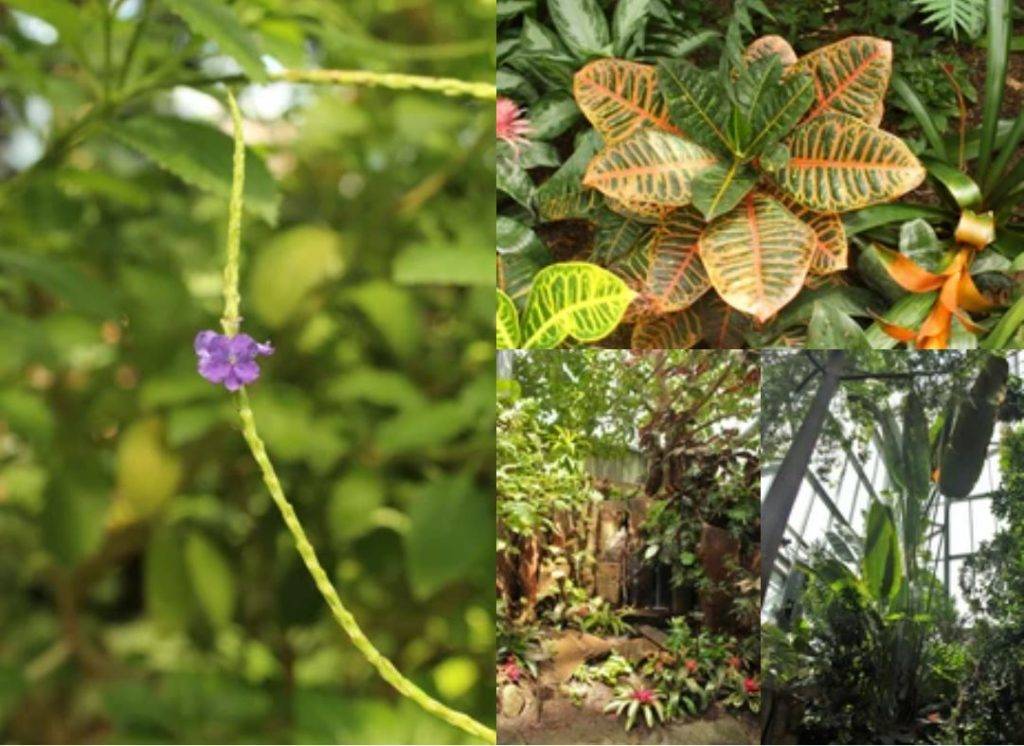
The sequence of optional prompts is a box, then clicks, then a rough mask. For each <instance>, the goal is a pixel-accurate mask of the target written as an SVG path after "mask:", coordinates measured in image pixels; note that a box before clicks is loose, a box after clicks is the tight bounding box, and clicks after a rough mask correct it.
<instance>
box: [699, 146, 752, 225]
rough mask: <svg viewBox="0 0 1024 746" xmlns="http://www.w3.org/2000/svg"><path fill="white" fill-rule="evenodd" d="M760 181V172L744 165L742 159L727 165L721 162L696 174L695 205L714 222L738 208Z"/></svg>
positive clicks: (706, 218)
mask: <svg viewBox="0 0 1024 746" xmlns="http://www.w3.org/2000/svg"><path fill="white" fill-rule="evenodd" d="M756 183H757V174H755V173H754V172H753V171H752V170H750V169H749V168H747V167H746V166H744V165H742V164H741V163H740V161H739V159H736V160H734V161H733V162H732V164H731V165H729V166H728V167H726V166H725V165H723V164H721V163H716V164H715V165H714V166H711V167H710V168H707V169H705V170H703V171H701V172H700V173H699V174H697V176H695V177H694V179H693V183H692V184H691V185H690V188H691V189H692V190H693V206H694V207H696V208H697V209H698V210H700V211H701V213H702V214H703V215H704V219H705V220H707V221H708V222H711V221H712V220H714V219H715V218H717V217H718V216H719V215H724V214H725V213H727V212H729V211H730V210H731V209H733V208H734V207H736V205H738V204H739V203H740V201H741V200H742V199H743V198H744V197H745V196H747V192H749V191H750V190H751V189H753V188H754V185H755V184H756Z"/></svg>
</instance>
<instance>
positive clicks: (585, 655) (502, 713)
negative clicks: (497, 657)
mask: <svg viewBox="0 0 1024 746" xmlns="http://www.w3.org/2000/svg"><path fill="white" fill-rule="evenodd" d="M547 646H548V650H549V652H550V654H551V656H550V658H549V659H548V660H545V661H544V662H543V663H542V664H541V666H540V669H539V671H538V676H537V680H536V681H528V680H525V679H524V680H523V681H520V682H519V683H518V684H505V685H504V686H502V687H500V689H499V692H498V695H499V696H498V701H499V705H498V706H499V712H498V740H499V742H500V743H509V744H533V743H537V744H541V743H563V744H577V743H579V744H584V743H586V744H755V743H759V742H760V731H759V728H758V724H757V720H756V718H754V717H753V716H752V715H750V714H749V713H743V714H742V715H736V714H734V713H731V712H725V711H724V710H722V709H721V708H718V707H717V706H715V707H712V708H711V709H710V710H708V711H707V712H706V713H704V715H703V716H702V717H701V718H687V719H677V720H673V721H672V722H670V723H668V724H667V725H664V726H659V727H656V728H654V729H653V730H650V729H648V728H646V727H644V726H643V725H637V726H635V727H634V728H633V729H632V730H631V731H630V732H629V733H627V732H626V731H625V729H624V728H623V724H622V721H621V720H618V719H616V718H615V717H614V716H613V715H610V714H606V713H605V712H604V706H605V705H606V704H607V703H608V702H609V701H610V700H611V698H612V690H611V689H610V688H609V687H606V686H604V685H602V684H595V685H594V686H593V687H591V688H590V689H588V690H587V694H586V696H585V697H584V699H583V701H582V702H580V703H579V704H576V703H574V702H573V700H572V699H571V698H570V697H569V695H568V694H566V693H565V692H563V691H562V685H563V684H565V683H566V682H568V681H569V678H570V677H571V676H572V673H573V671H575V670H576V669H577V668H578V667H579V665H580V664H581V663H584V662H586V661H595V660H600V659H601V658H603V657H605V656H607V655H609V654H610V653H611V652H613V651H614V652H617V653H619V654H620V655H622V656H623V657H625V658H630V659H635V658H639V657H642V656H643V655H646V654H648V653H651V652H655V651H657V650H658V647H657V645H655V644H654V643H653V642H651V641H650V640H648V639H645V638H636V637H634V638H629V637H619V638H600V637H595V636H594V635H588V634H585V633H582V632H577V631H565V632H551V633H549V635H548V636H547Z"/></svg>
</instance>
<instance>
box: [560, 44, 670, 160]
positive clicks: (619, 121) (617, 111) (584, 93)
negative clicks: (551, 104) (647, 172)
mask: <svg viewBox="0 0 1024 746" xmlns="http://www.w3.org/2000/svg"><path fill="white" fill-rule="evenodd" d="M572 87H573V95H574V96H575V97H576V104H577V105H578V106H579V107H580V111H582V112H583V115H584V116H585V117H586V118H587V119H588V120H590V123H591V124H593V125H594V128H595V129H596V130H597V131H598V132H600V133H601V136H602V137H603V138H604V141H605V143H607V144H609V145H611V144H613V143H616V142H618V141H619V140H624V139H626V138H627V137H629V136H630V135H632V134H633V133H634V132H636V130H637V129H639V128H640V127H653V128H655V129H658V130H662V131H663V132H668V133H670V134H673V135H678V136H680V137H681V136H682V135H683V133H682V132H681V131H680V130H679V129H678V128H677V127H676V126H675V125H674V124H672V122H671V121H670V120H669V116H668V107H667V106H666V105H665V101H664V99H662V97H661V92H660V91H659V90H658V79H657V71H656V70H655V68H654V66H653V65H643V64H641V63H639V62H629V61H628V60H617V59H603V60H595V61H594V62H591V63H590V64H588V65H586V66H584V67H583V68H582V69H581V70H579V72H577V73H576V75H575V76H574V77H573V86H572Z"/></svg>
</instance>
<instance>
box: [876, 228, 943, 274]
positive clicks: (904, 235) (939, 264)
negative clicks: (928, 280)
mask: <svg viewBox="0 0 1024 746" xmlns="http://www.w3.org/2000/svg"><path fill="white" fill-rule="evenodd" d="M900 253H901V254H906V255H907V256H908V257H910V258H911V259H913V260H914V262H915V263H916V264H919V265H921V266H922V267H924V268H925V269H927V270H928V271H929V272H938V271H940V270H942V269H944V268H945V265H946V252H945V250H944V249H943V247H942V246H941V245H940V244H939V239H938V237H937V236H936V235H935V229H934V228H932V227H931V225H930V224H929V223H928V221H926V220H923V219H921V218H915V219H914V220H909V221H907V222H906V223H904V224H903V225H901V226H900ZM886 274H888V273H886Z"/></svg>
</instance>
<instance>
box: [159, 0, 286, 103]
mask: <svg viewBox="0 0 1024 746" xmlns="http://www.w3.org/2000/svg"><path fill="white" fill-rule="evenodd" d="M164 4H165V5H166V6H167V7H168V8H169V9H170V10H171V12H172V13H174V14H175V15H178V16H181V18H182V19H183V20H184V21H185V23H187V24H188V26H189V28H190V29H192V31H193V32H195V33H196V34H198V35H199V36H203V37H206V38H207V39H209V40H210V41H212V42H214V43H216V44H217V46H218V47H220V49H221V51H222V52H224V54H226V55H229V56H230V57H232V58H234V60H235V62H237V63H238V64H239V66H240V67H241V68H242V70H244V71H245V74H246V75H248V76H249V78H250V79H251V80H254V81H256V82H258V83H262V82H264V81H266V79H267V71H266V68H265V67H264V66H263V61H262V60H261V59H260V48H259V45H258V44H257V43H256V40H255V39H254V38H253V36H252V34H250V33H249V31H248V30H246V28H245V27H244V26H243V25H242V23H241V21H239V20H238V17H237V16H236V15H235V11H234V9H233V8H232V7H231V6H230V5H228V4H227V3H223V2H211V1H210V0H164Z"/></svg>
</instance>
